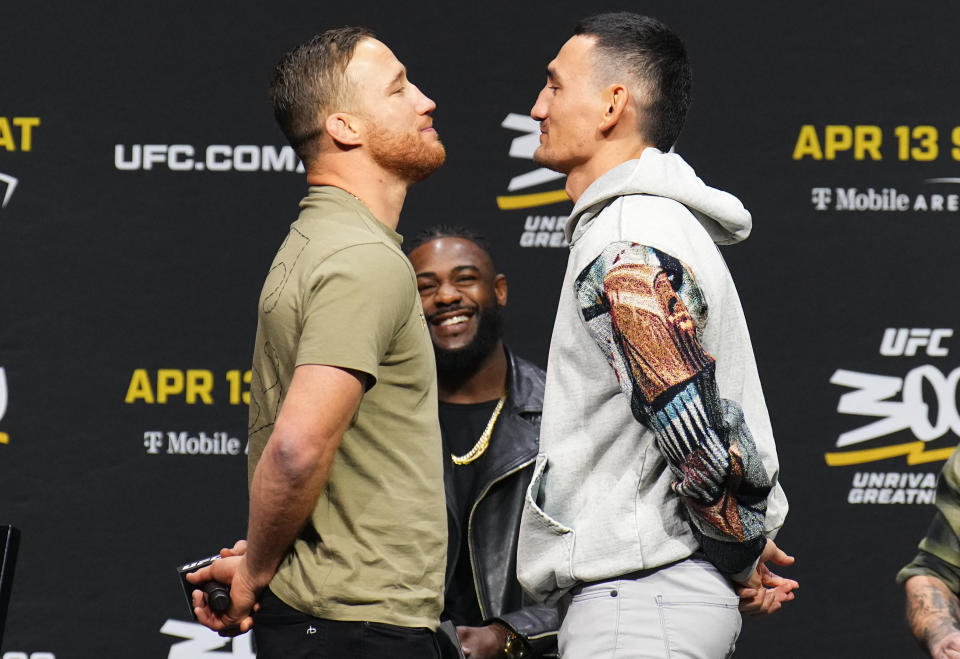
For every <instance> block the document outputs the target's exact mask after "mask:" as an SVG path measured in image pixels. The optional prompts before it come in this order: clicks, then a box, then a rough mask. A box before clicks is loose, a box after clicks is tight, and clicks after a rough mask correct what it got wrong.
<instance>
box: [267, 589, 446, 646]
mask: <svg viewBox="0 0 960 659" xmlns="http://www.w3.org/2000/svg"><path fill="white" fill-rule="evenodd" d="M253 620H254V622H253V635H254V638H255V639H256V641H257V659H439V657H440V650H439V649H438V647H437V641H436V637H435V636H434V633H433V632H432V631H431V630H429V629H427V628H425V627H400V626H397V625H388V624H385V623H382V622H365V621H343V620H326V619H324V618H314V617H312V616H308V615H307V614H305V613H301V612H300V611H297V610H296V609H292V608H290V607H289V606H287V605H286V604H284V603H283V602H282V601H280V599H279V598H278V597H277V596H276V595H274V594H273V593H272V592H270V590H269V589H268V590H266V591H265V592H264V594H263V597H262V598H261V599H260V611H259V612H257V613H255V614H254V616H253Z"/></svg>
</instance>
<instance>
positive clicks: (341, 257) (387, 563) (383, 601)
mask: <svg viewBox="0 0 960 659" xmlns="http://www.w3.org/2000/svg"><path fill="white" fill-rule="evenodd" d="M401 240H402V238H401V236H400V235H399V234H397V233H396V232H394V231H392V230H391V229H389V228H388V227H386V226H385V225H383V224H381V223H380V222H378V221H377V220H376V218H374V216H373V215H372V214H370V212H369V210H367V208H366V206H364V205H363V204H362V203H361V202H360V201H358V200H357V199H356V198H355V197H353V195H351V194H349V193H347V192H344V191H343V190H341V189H339V188H334V187H329V186H321V187H311V188H310V191H309V194H308V195H307V197H306V198H304V199H303V201H301V202H300V216H299V217H298V219H297V220H296V222H294V223H293V224H292V225H291V226H290V233H289V234H288V235H287V238H286V240H285V241H284V242H283V244H282V245H281V246H280V250H279V252H278V253H277V256H276V258H275V259H274V261H273V265H272V266H271V268H270V272H269V274H268V275H267V279H266V282H265V283H264V286H263V291H262V293H261V295H260V305H259V323H258V326H257V338H256V345H255V353H254V358H253V376H252V381H251V385H250V428H249V433H250V434H249V438H250V442H249V465H248V476H249V479H250V482H252V479H253V473H254V470H255V469H256V466H257V462H258V460H259V459H260V456H261V455H262V453H263V449H264V446H265V445H266V443H267V441H268V439H269V437H270V433H271V431H272V428H273V423H274V421H275V420H276V418H277V412H278V410H279V409H280V406H281V405H282V404H283V397H284V393H285V392H286V390H287V387H288V386H289V384H290V380H291V378H292V377H293V371H294V369H295V368H296V367H297V366H299V365H301V364H324V365H329V366H338V367H342V368H349V369H355V370H357V371H362V372H364V373H366V374H368V375H369V377H368V379H367V387H368V388H367V390H366V391H365V393H364V396H363V400H362V401H361V403H360V407H359V409H358V411H357V414H356V417H355V418H354V419H353V421H352V422H351V424H350V427H349V428H348V429H347V431H346V432H345V433H344V436H343V439H342V441H341V443H340V447H339V449H338V450H337V454H336V457H335V458H334V461H333V466H332V467H331V470H330V475H329V480H328V482H327V487H326V489H325V490H324V492H323V494H322V495H321V496H320V498H319V500H318V501H317V505H316V507H315V508H314V510H313V513H312V515H311V516H310V519H309V520H308V521H307V524H306V526H305V527H304V529H303V530H302V531H301V533H300V535H299V537H298V538H297V540H296V541H295V543H294V544H293V546H292V548H291V551H290V552H289V554H288V555H287V556H286V557H285V558H284V560H283V561H282V563H281V564H280V567H279V569H278V570H277V574H276V576H275V577H274V578H273V581H272V582H271V583H270V589H271V590H272V591H273V592H274V593H275V594H276V595H277V596H278V597H279V598H280V599H281V600H283V601H284V602H286V603H287V604H288V605H290V606H292V607H293V608H295V609H297V610H299V611H302V612H304V613H307V614H309V615H312V616H316V617H320V618H327V619H332V620H368V621H376V622H385V623H389V624H394V625H404V626H407V627H430V628H436V627H437V625H438V624H439V622H438V618H439V615H440V612H441V610H442V608H443V574H444V563H445V560H446V541H447V526H446V524H447V517H446V506H445V503H444V494H443V463H442V458H441V445H440V427H439V422H438V420H437V389H436V370H435V364H434V357H433V347H432V345H431V342H430V336H429V333H428V330H427V327H426V321H425V320H424V317H423V310H422V307H421V306H420V296H419V294H418V292H417V282H416V276H415V274H414V271H413V268H412V267H411V266H410V263H409V261H408V260H407V258H406V256H404V254H403V252H402V251H401V250H400V242H401ZM318 404H320V403H318Z"/></svg>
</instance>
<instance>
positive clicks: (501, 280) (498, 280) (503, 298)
mask: <svg viewBox="0 0 960 659" xmlns="http://www.w3.org/2000/svg"><path fill="white" fill-rule="evenodd" d="M493 292H494V294H496V296H497V304H498V305H500V306H501V307H505V306H507V277H506V275H497V276H496V277H494V278H493Z"/></svg>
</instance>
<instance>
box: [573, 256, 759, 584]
mask: <svg viewBox="0 0 960 659" xmlns="http://www.w3.org/2000/svg"><path fill="white" fill-rule="evenodd" d="M575 285H576V294H577V299H578V302H579V306H580V309H581V312H582V314H583V318H584V321H585V322H586V324H587V327H588V329H589V331H590V333H591V335H592V336H593V338H594V340H595V341H596V342H597V344H598V345H599V346H600V348H601V350H603V351H604V353H605V354H606V356H607V359H608V361H609V363H610V365H611V367H612V368H613V370H614V372H615V373H616V376H617V379H618V381H619V383H620V388H621V391H622V392H623V393H624V395H625V396H626V397H627V400H629V402H630V407H631V411H632V412H633V416H634V417H635V418H636V419H637V421H639V422H640V423H643V424H644V425H645V426H647V427H648V428H649V429H650V430H651V431H652V432H653V433H654V434H655V437H656V443H657V447H658V449H659V450H660V452H661V454H662V455H663V456H664V458H665V459H666V461H667V463H668V464H669V466H670V469H671V471H672V473H673V475H674V477H675V480H674V482H673V490H674V492H676V494H677V495H679V496H680V497H681V499H682V500H683V503H684V506H685V508H686V511H687V513H688V516H689V521H690V523H691V527H692V529H693V532H694V534H695V536H696V537H697V539H698V541H699V542H700V546H701V549H702V550H703V552H704V553H705V554H706V556H707V558H708V559H709V560H710V561H711V562H712V563H713V564H714V565H716V566H717V568H718V569H719V570H720V571H721V572H724V573H726V574H728V575H732V576H736V577H741V576H745V575H746V573H747V572H748V571H750V570H751V569H752V567H753V565H754V563H755V561H756V559H757V557H758V556H759V555H760V552H761V551H762V550H763V547H764V544H765V543H766V538H765V536H764V533H763V526H764V515H765V512H766V499H767V495H768V494H769V492H770V488H771V483H770V479H769V478H768V477H767V474H766V471H765V469H764V467H763V464H762V462H761V460H760V456H759V455H758V453H757V449H756V445H755V444H754V441H753V438H752V437H751V435H750V430H749V428H747V425H746V421H745V420H744V416H743V412H742V410H741V408H740V406H739V405H738V404H737V402H735V401H731V400H726V399H723V398H721V397H720V394H719V392H718V389H717V384H716V380H715V377H714V375H715V361H714V358H713V357H711V356H710V355H709V354H707V353H706V352H705V351H704V349H703V348H702V346H701V344H700V334H701V331H702V326H703V324H704V323H705V322H706V317H707V304H706V300H705V298H704V296H703V293H702V291H701V290H700V288H699V287H698V286H697V284H696V282H695V281H694V279H693V276H692V275H691V273H690V271H689V270H688V269H687V268H686V267H685V266H684V265H683V264H682V263H680V261H678V260H677V259H675V258H673V257H672V256H670V255H668V254H666V253H664V252H662V251H659V250H657V249H654V248H651V247H646V246H644V245H639V244H635V243H626V242H622V243H614V244H612V245H609V246H608V247H607V248H606V249H605V250H604V251H603V252H602V253H601V254H600V256H599V257H597V259H596V260H594V261H593V262H592V263H591V264H590V265H589V266H587V268H586V269H585V270H584V271H583V272H581V274H580V276H579V277H578V278H577V280H576V284H575Z"/></svg>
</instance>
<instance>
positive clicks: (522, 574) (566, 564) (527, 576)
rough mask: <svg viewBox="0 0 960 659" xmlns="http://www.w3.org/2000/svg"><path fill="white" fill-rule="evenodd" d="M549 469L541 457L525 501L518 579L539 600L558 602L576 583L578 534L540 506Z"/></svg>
mask: <svg viewBox="0 0 960 659" xmlns="http://www.w3.org/2000/svg"><path fill="white" fill-rule="evenodd" d="M547 469H548V462H547V458H546V457H545V456H543V455H541V456H539V457H538V458H537V466H536V468H535V469H534V472H533V477H532V479H531V481H530V486H529V487H528V488H527V492H526V494H525V496H524V501H523V524H522V525H521V529H520V544H519V547H518V551H517V575H518V576H519V578H520V583H521V584H523V586H524V588H526V589H527V590H528V591H530V593H531V594H533V595H534V596H535V597H536V598H537V599H539V600H540V601H548V600H549V601H556V599H557V598H559V597H560V595H562V594H563V593H565V592H566V591H567V590H569V589H570V588H571V587H572V586H573V585H574V584H575V583H576V579H574V577H573V545H574V540H575V535H576V534H575V533H574V531H573V529H571V528H568V527H567V526H564V525H563V524H561V523H560V522H558V521H557V520H555V519H554V518H553V517H551V516H550V515H548V514H547V513H546V512H544V511H543V509H542V508H541V507H540V506H539V505H538V504H537V499H538V498H539V493H540V490H541V487H542V486H543V483H544V478H545V476H546V472H547Z"/></svg>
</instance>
